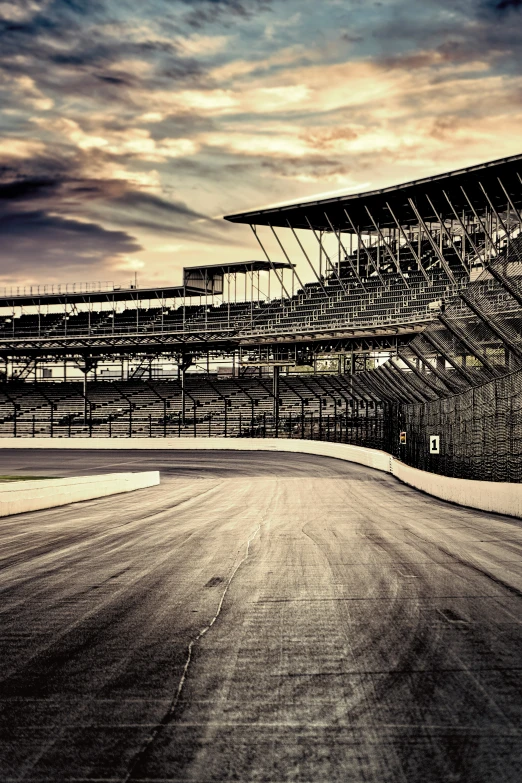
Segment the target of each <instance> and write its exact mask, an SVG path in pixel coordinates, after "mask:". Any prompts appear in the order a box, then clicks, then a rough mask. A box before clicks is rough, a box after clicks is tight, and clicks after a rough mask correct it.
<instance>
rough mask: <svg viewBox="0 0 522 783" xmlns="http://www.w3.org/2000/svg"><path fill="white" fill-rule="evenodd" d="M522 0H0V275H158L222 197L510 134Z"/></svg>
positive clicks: (412, 173)
mask: <svg viewBox="0 0 522 783" xmlns="http://www.w3.org/2000/svg"><path fill="white" fill-rule="evenodd" d="M521 44H522V0H422V2H419V0H380V2H368V1H367V0H0V286H10V285H27V284H34V283H52V282H69V281H71V282H72V281H77V282H79V281H113V282H115V283H117V284H126V283H128V282H129V281H130V280H131V279H132V278H133V277H134V274H135V273H136V274H137V275H138V281H139V284H140V285H142V284H147V285H177V284H179V283H181V269H182V267H183V266H193V265H196V264H210V263H214V262H220V263H224V262H227V261H241V260H246V259H252V258H260V257H262V255H261V253H260V250H259V248H258V247H257V245H256V244H255V239H254V237H253V236H252V234H251V232H250V229H249V228H248V227H246V226H237V225H232V224H228V223H226V222H225V221H224V220H223V219H222V218H223V215H225V214H231V213H235V212H242V211H246V210H249V209H255V208H257V207H262V206H267V205H269V204H274V203H279V202H282V201H293V200H304V199H307V198H309V197H311V196H313V195H316V194H320V195H323V194H324V195H330V194H333V193H336V194H341V193H343V192H346V193H352V192H357V191H364V190H368V189H374V188H378V187H381V186H384V185H392V184H396V183H399V182H403V181H407V180H410V179H415V178H418V177H424V176H429V175H431V174H435V173H440V172H443V171H446V170H450V169H454V168H460V167H463V166H467V165H472V164H476V163H480V162H483V161H486V160H492V159H495V158H500V157H504V156H507V155H513V154H518V153H520V152H522V142H521V140H520V136H521V127H522V122H521V121H522V45H521Z"/></svg>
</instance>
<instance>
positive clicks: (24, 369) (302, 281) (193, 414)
mask: <svg viewBox="0 0 522 783" xmlns="http://www.w3.org/2000/svg"><path fill="white" fill-rule="evenodd" d="M226 219H227V220H229V221H230V222H232V223H242V224H247V225H249V226H250V227H251V229H252V231H253V234H254V235H255V237H256V240H257V242H258V244H259V249H260V254H261V256H262V259H261V260H250V261H244V262H240V263H232V262H231V263H229V264H216V265H211V266H198V267H190V268H185V269H184V271H183V278H182V282H181V284H180V285H173V286H170V287H160V288H150V287H149V288H138V287H136V286H129V287H128V288H125V287H121V286H115V285H113V284H108V283H105V284H98V285H95V284H90V285H79V284H76V285H75V284H73V285H65V284H64V285H62V286H32V287H29V288H27V289H21V288H18V289H10V290H4V291H2V292H0V355H1V358H2V361H3V378H2V384H1V386H0V433H2V434H4V435H16V436H17V437H46V436H52V437H73V436H74V437H89V436H93V435H97V436H106V437H117V436H120V437H129V436H156V437H165V436H180V437H183V436H194V435H197V436H208V435H219V436H227V437H233V436H237V435H240V434H241V435H243V436H245V435H246V436H262V437H274V436H275V437H301V438H310V437H312V438H316V437H317V438H321V439H331V440H343V441H346V442H352V443H360V444H365V445H373V446H380V447H386V448H388V450H392V451H395V452H396V451H397V443H398V429H399V428H400V416H402V415H404V411H405V410H406V409H409V406H415V405H421V406H422V405H427V404H430V403H433V404H439V403H440V401H441V400H444V399H446V398H449V397H452V396H454V395H458V394H461V393H466V392H468V391H469V390H470V389H473V388H475V387H477V386H480V385H481V384H485V383H489V382H494V381H495V380H498V379H499V378H500V377H502V376H504V375H505V374H508V373H513V372H515V371H516V370H518V369H522V345H520V307H521V305H522V288H521V286H520V284H519V280H520V271H519V260H520V242H521V239H520V232H521V229H522V155H520V156H514V157H510V158H505V159H502V160H497V161H492V162H490V163H485V164H482V165H479V166H474V167H471V168H467V169H462V170H459V171H454V172H449V173H446V174H442V175H440V176H436V177H430V178H427V179H422V180H417V181H414V182H409V183H406V184H403V185H399V186H396V187H389V188H384V189H381V190H378V191H372V192H367V193H360V194H350V195H347V196H340V197H336V198H330V199H321V200H315V201H309V202H305V203H295V204H287V205H284V206H279V207H271V208H269V209H263V210H258V211H253V212H247V213H242V214H236V215H231V216H228V217H227V218H226ZM268 239H270V244H269V242H268ZM312 243H313V245H312ZM312 246H315V251H314V252H313V253H312V252H311V250H310V248H311V247H312ZM271 247H276V248H277V251H278V252H277V256H276V255H274V254H273V253H272V251H271V250H270V248H271ZM303 270H305V271H306V274H305V271H303ZM413 413H414V411H413V410H412V415H413ZM415 415H416V416H419V415H420V414H419V413H418V411H417V412H416V413H415ZM423 426H424V425H423ZM423 432H424V430H423ZM410 435H411V437H409V439H408V444H411V449H410V445H408V449H410V450H409V451H408V455H409V456H408V455H405V456H406V458H407V459H409V460H410V462H411V464H418V463H419V461H420V459H421V458H420V456H419V453H417V452H418V448H419V447H418V445H417V447H416V448H417V452H415V449H414V447H413V443H414V442H416V441H415V437H414V435H413V431H411V432H410ZM457 462H458V460H457V461H455V460H454V459H453V461H451V467H448V466H449V463H448V466H446V468H445V470H446V471H447V472H448V471H449V472H450V474H451V472H452V471H453V474H454V473H455V470H457V468H456V467H455V466H456V464H457ZM461 463H462V460H461V461H460V463H459V464H461ZM423 464H424V463H423ZM426 467H428V469H430V465H427V466H426ZM431 467H432V468H434V469H440V465H435V464H434V463H433V464H432V465H431ZM461 469H462V465H461V467H460V468H458V470H461ZM472 472H473V469H472V468H469V470H468V474H470V475H471V473H472ZM490 473H491V471H490ZM468 474H466V475H468ZM491 475H493V473H491Z"/></svg>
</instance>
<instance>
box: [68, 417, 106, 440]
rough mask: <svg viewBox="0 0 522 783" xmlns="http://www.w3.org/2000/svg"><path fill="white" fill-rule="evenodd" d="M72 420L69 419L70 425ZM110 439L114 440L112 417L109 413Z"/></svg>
mask: <svg viewBox="0 0 522 783" xmlns="http://www.w3.org/2000/svg"><path fill="white" fill-rule="evenodd" d="M70 422H71V420H70V419H69V425H70ZM109 438H112V415H111V414H110V413H109Z"/></svg>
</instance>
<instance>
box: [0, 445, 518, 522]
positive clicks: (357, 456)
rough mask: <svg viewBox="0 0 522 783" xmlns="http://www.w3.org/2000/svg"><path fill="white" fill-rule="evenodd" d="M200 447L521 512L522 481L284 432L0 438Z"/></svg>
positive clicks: (481, 506)
mask: <svg viewBox="0 0 522 783" xmlns="http://www.w3.org/2000/svg"><path fill="white" fill-rule="evenodd" d="M12 448H17V449H27V448H31V449H48V448H52V449H128V450H139V449H197V450H200V451H201V450H206V449H209V450H216V449H221V450H229V451H279V452H285V451H286V452H295V453H299V454H315V455H317V456H321V457H334V458H336V459H343V460H346V461H347V462H357V463H359V464H360V465H366V466H367V467H369V468H375V469H376V470H381V471H384V472H385V473H392V474H393V475H394V476H395V477H396V478H398V479H399V480H400V481H403V482H404V483H405V484H408V485H409V486H411V487H413V488H414V489H419V490H421V491H422V492H426V493H427V494H429V495H433V496H434V497H437V498H440V499H441V500H448V501H450V502H451V503H457V504H458V505H460V506H469V507H470V508H477V509H480V510H481V511H493V512H495V513H497V514H507V515H508V516H514V517H522V484H511V483H507V482H496V481H473V480H471V479H460V478H450V477H448V476H439V475H438V474H437V473H427V472H426V471H423V470H418V469H417V468H412V467H410V466H409V465H405V464H404V463H403V462H400V461H399V460H397V459H395V458H394V457H392V456H391V455H390V454H388V453H387V452H385V451H379V450H377V449H367V448H363V447H362V446H352V445H349V444H345V443H328V442H325V441H316V440H298V439H295V440H288V439H285V438H281V439H277V438H266V439H265V438H70V439H69V438H0V449H12Z"/></svg>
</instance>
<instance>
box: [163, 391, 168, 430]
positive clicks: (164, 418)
mask: <svg viewBox="0 0 522 783" xmlns="http://www.w3.org/2000/svg"><path fill="white" fill-rule="evenodd" d="M163 437H164V438H166V437H167V400H163Z"/></svg>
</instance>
